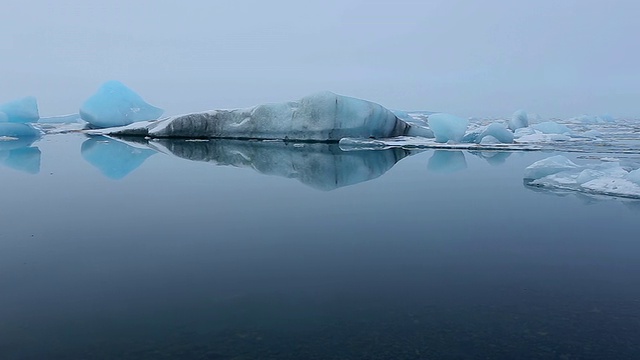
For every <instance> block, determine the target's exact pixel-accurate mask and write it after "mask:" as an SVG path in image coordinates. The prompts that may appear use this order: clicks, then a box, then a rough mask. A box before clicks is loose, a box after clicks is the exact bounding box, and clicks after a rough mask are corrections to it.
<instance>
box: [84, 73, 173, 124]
mask: <svg viewBox="0 0 640 360" xmlns="http://www.w3.org/2000/svg"><path fill="white" fill-rule="evenodd" d="M163 112H164V111H163V110H162V109H159V108H157V107H155V106H152V105H149V104H148V103H146V102H145V101H144V100H143V99H142V98H141V97H140V95H138V94H137V93H136V92H134V91H133V90H131V89H129V88H128V87H126V86H125V85H124V84H122V83H121V82H119V81H109V82H106V83H104V84H103V85H102V86H101V87H100V88H99V89H98V92H97V93H96V94H94V95H93V96H91V97H90V98H89V99H87V100H86V101H85V102H84V104H82V107H81V108H80V117H81V118H82V120H84V121H86V122H88V123H89V124H91V125H93V126H95V127H113V126H124V125H129V124H131V123H134V122H138V121H145V120H156V119H158V118H159V117H160V116H161V115H162V113H163Z"/></svg>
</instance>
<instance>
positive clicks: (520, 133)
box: [513, 127, 536, 139]
mask: <svg viewBox="0 0 640 360" xmlns="http://www.w3.org/2000/svg"><path fill="white" fill-rule="evenodd" d="M535 133H536V130H535V129H533V128H531V127H524V128H519V129H516V131H515V132H514V133H513V136H514V138H516V139H519V138H521V137H523V136H527V135H534V134H535Z"/></svg>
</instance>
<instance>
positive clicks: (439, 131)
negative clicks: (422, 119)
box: [427, 113, 469, 143]
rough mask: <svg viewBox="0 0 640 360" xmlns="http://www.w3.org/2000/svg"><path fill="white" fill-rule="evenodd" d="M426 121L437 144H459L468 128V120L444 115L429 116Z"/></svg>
mask: <svg viewBox="0 0 640 360" xmlns="http://www.w3.org/2000/svg"><path fill="white" fill-rule="evenodd" d="M427 121H428V122H429V127H430V128H431V130H432V131H433V134H434V136H435V138H436V142H439V143H446V142H449V141H453V142H460V141H461V140H462V138H463V137H464V134H465V132H466V131H467V127H468V126H469V120H467V119H463V118H461V117H457V116H454V115H451V114H445V113H438V114H433V115H430V116H429V118H428V119H427Z"/></svg>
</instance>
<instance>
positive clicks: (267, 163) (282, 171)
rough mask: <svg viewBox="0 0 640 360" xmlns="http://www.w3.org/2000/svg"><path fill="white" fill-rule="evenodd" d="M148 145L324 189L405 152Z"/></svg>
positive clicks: (381, 169) (283, 145)
mask: <svg viewBox="0 0 640 360" xmlns="http://www.w3.org/2000/svg"><path fill="white" fill-rule="evenodd" d="M149 144H150V146H153V147H158V148H159V149H160V148H163V149H161V151H163V152H167V153H170V154H173V155H175V156H178V157H181V158H184V159H188V160H194V161H203V162H210V163H214V164H216V165H230V166H235V167H247V168H252V169H254V170H256V171H258V172H260V173H262V174H267V175H275V176H281V177H286V178H291V179H296V180H298V181H300V182H301V183H303V184H305V185H308V186H310V187H312V188H315V189H318V190H324V191H329V190H334V189H337V188H340V187H344V186H348V185H354V184H357V183H361V182H364V181H368V180H372V179H375V178H377V177H379V176H381V175H382V174H384V173H385V172H387V171H388V170H389V169H391V168H392V167H393V165H395V164H396V163H397V162H398V161H400V160H401V159H403V158H404V157H406V156H407V155H409V154H410V152H409V151H407V150H403V149H389V150H378V151H342V150H340V147H339V146H338V144H327V143H287V142H281V141H245V140H223V139H211V140H207V141H189V140H179V139H158V140H155V141H153V142H150V143H149Z"/></svg>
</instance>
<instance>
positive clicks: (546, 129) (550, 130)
mask: <svg viewBox="0 0 640 360" xmlns="http://www.w3.org/2000/svg"><path fill="white" fill-rule="evenodd" d="M533 128H534V129H536V130H538V131H540V132H541V133H543V134H566V133H571V129H569V128H568V127H567V126H566V125H562V124H558V123H557V122H555V121H545V122H541V123H539V124H535V125H533Z"/></svg>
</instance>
